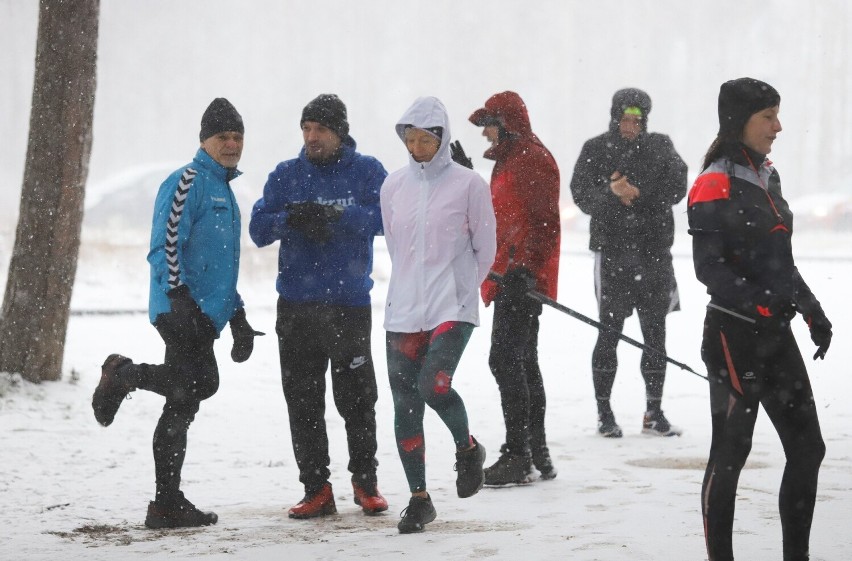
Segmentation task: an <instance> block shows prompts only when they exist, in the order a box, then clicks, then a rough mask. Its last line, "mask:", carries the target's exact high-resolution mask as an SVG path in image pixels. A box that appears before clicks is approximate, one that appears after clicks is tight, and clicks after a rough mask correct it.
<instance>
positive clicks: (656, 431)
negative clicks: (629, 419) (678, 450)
mask: <svg viewBox="0 0 852 561" xmlns="http://www.w3.org/2000/svg"><path fill="white" fill-rule="evenodd" d="M642 434H650V435H652V436H680V435H681V434H683V431H682V430H681V429H679V428H678V427H675V426H672V424H671V423H669V420H668V419H666V416H665V415H663V412H662V410H660V409H657V410H656V411H646V412H645V416H644V418H643V419H642Z"/></svg>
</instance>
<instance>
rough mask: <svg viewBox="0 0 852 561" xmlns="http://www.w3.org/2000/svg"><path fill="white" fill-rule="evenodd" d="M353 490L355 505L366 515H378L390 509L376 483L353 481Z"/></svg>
mask: <svg viewBox="0 0 852 561" xmlns="http://www.w3.org/2000/svg"><path fill="white" fill-rule="evenodd" d="M352 490H353V491H354V492H355V504H356V505H358V506H360V507H361V508H362V509H363V510H364V514H367V515H372V514H378V513H380V512H384V511H386V510H387V509H388V501H387V500H386V499H385V498H384V497H383V496H382V494H381V493H380V492H379V487H378V485H377V484H376V483H356V482H355V481H353V482H352Z"/></svg>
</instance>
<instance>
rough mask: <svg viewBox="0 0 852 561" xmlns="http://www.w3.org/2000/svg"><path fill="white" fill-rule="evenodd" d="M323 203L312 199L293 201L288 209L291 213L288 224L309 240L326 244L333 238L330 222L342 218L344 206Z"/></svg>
mask: <svg viewBox="0 0 852 561" xmlns="http://www.w3.org/2000/svg"><path fill="white" fill-rule="evenodd" d="M337 208H338V207H332V206H330V205H322V204H320V203H315V202H312V201H306V202H303V203H291V204H289V205H287V207H286V209H287V212H288V213H289V215H288V217H287V225H288V226H290V227H291V228H293V229H294V230H298V231H300V232H301V233H302V234H304V236H305V237H306V238H308V239H309V240H311V241H313V242H316V243H319V244H324V243H325V242H327V241H328V240H329V238H331V228H329V226H328V224H329V222H333V221H336V220H339V219H340V216H341V215H342V214H343V208H342V207H339V211H338V210H337Z"/></svg>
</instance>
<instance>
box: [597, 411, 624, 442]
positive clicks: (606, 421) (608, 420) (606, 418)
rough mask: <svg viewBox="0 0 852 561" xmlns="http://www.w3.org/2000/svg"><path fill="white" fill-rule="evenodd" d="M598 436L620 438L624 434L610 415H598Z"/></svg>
mask: <svg viewBox="0 0 852 561" xmlns="http://www.w3.org/2000/svg"><path fill="white" fill-rule="evenodd" d="M598 434H600V435H601V436H603V437H605V438H621V437H622V436H624V433H623V432H621V427H620V426H618V423H616V422H615V415H613V414H612V413H604V414H598Z"/></svg>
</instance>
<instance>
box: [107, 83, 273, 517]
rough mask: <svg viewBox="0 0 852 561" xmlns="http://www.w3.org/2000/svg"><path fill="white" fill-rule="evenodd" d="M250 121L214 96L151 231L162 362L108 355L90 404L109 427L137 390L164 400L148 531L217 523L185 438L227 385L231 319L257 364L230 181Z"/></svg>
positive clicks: (236, 354) (154, 318)
mask: <svg viewBox="0 0 852 561" xmlns="http://www.w3.org/2000/svg"><path fill="white" fill-rule="evenodd" d="M243 129H244V127H243V121H242V117H241V116H240V114H239V113H238V112H237V110H236V109H235V108H234V106H233V105H231V103H230V102H229V101H228V100H227V99H225V98H221V97H220V98H216V99H214V100H213V102H212V103H211V104H210V105H209V106H208V108H207V110H206V111H205V112H204V115H203V117H202V118H201V132H200V134H199V138H200V141H201V146H200V148H199V149H198V152H197V153H196V154H195V158H194V159H193V161H192V163H190V164H189V165H187V166H184V167H182V168H180V169H178V170H177V171H175V172H174V173H172V174H171V175H170V176H169V177H168V178H167V179H166V180H165V181H164V182H163V184H162V185H161V186H160V190H159V192H158V194H157V199H156V202H155V205H154V219H153V226H152V231H151V250H150V252H149V253H148V262H149V263H150V265H151V288H150V302H149V315H150V320H151V323H152V324H154V327H155V328H156V329H157V331H158V332H159V334H160V336H161V337H162V338H163V341H165V343H166V356H165V362H164V364H158V365H154V364H134V363H133V362H132V361H131V360H130V359H129V358H126V357H124V356H121V355H119V354H112V355H110V356H109V357H107V359H106V361H105V362H104V364H103V367H102V370H101V379H100V383H99V384H98V387H97V389H96V390H95V393H94V396H93V397H92V408H93V409H94V412H95V418H96V419H97V421H98V422H99V423H100V424H102V425H104V426H109V425H110V424H111V423H112V421H113V419H114V418H115V414H116V413H117V412H118V408H119V407H120V406H121V403H122V401H123V400H124V398H125V397H127V395H128V393H130V392H132V391H134V390H135V389H143V390H148V391H152V392H155V393H158V394H160V395H162V396H164V397H165V398H166V404H165V406H164V407H163V413H162V415H161V417H160V421H159V423H158V424H157V428H156V430H155V431H154V470H155V475H156V497H155V499H154V501H152V502H151V503H150V504H149V505H148V514H147V517H146V518H145V525H146V526H147V527H149V528H174V527H184V526H206V525H209V524H215V523H216V521H217V520H218V516H217V515H216V513H213V512H202V511H200V510H199V509H197V508H196V507H195V506H194V505H193V504H192V503H191V502H189V500H187V499H186V497H184V495H183V492H182V491H181V490H180V482H181V469H182V467H183V460H184V457H185V455H186V442H187V438H186V434H187V431H188V429H189V425H190V423H192V421H193V419H194V418H195V414H196V413H197V412H198V409H199V406H200V403H201V402H202V401H203V400H205V399H207V398H208V397H211V396H212V395H213V394H215V393H216V390H217V389H218V388H219V369H218V365H217V364H216V357H215V355H214V354H213V342H214V341H215V340H216V339H217V338H218V337H219V333H220V332H221V331H222V329H223V328H224V327H225V325H226V324H228V323H229V322H230V325H231V332H232V335H233V338H234V345H233V348H232V350H231V357H232V358H233V360H234V361H236V362H243V361H245V360H247V359H248V358H249V355H250V354H251V352H252V349H253V346H254V336H255V335H259V334H260V333H259V332H256V331H254V330H253V329H252V328H251V326H249V324H248V322H247V321H246V314H245V310H244V308H243V301H242V298H240V295H239V293H238V292H237V276H238V273H239V261H240V211H239V208H238V207H237V201H236V199H235V198H234V193H233V192H232V191H231V186H230V183H229V182H230V181H231V180H232V179H234V178H235V177H237V176H238V175H240V172H239V171H238V170H237V163H238V162H239V161H240V156H241V155H242V150H243Z"/></svg>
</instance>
